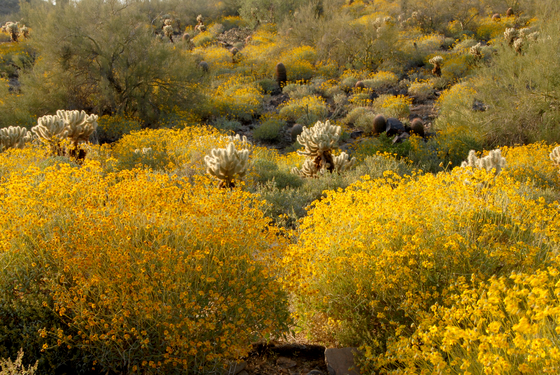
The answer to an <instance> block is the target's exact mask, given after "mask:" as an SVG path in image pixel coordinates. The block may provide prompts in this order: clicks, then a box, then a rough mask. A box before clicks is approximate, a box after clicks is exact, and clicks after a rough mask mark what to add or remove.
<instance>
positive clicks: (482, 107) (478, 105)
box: [472, 99, 488, 112]
mask: <svg viewBox="0 0 560 375" xmlns="http://www.w3.org/2000/svg"><path fill="white" fill-rule="evenodd" d="M487 109H488V106H487V105H486V104H484V103H483V102H481V101H480V100H476V99H475V100H474V102H473V105H472V110H473V111H475V112H485V111H486V110H487Z"/></svg>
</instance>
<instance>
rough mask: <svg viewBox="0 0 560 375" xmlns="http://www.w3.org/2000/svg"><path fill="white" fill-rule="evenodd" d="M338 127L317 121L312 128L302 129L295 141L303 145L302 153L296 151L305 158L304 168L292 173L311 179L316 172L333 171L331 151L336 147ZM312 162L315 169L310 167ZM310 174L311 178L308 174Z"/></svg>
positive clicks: (339, 129) (333, 164) (338, 135)
mask: <svg viewBox="0 0 560 375" xmlns="http://www.w3.org/2000/svg"><path fill="white" fill-rule="evenodd" d="M340 131H341V127H340V126H334V125H331V124H330V122H329V121H326V122H324V123H323V122H321V121H317V123H316V124H315V126H313V127H312V128H308V127H306V126H305V127H304V128H303V131H302V132H301V134H300V135H298V136H297V141H298V142H299V143H300V144H301V145H303V147H304V148H305V149H304V151H298V154H300V155H305V156H307V160H308V161H307V160H306V162H305V163H304V167H303V169H302V170H301V171H295V170H292V172H294V173H296V174H299V175H305V176H306V177H311V176H313V175H315V174H316V173H317V172H321V173H322V171H323V170H328V171H329V172H333V171H334V170H335V162H334V160H333V156H332V153H331V150H332V149H333V148H334V147H335V146H336V144H337V142H338V138H339V137H340ZM310 162H313V163H314V165H315V167H314V168H312V167H311V166H310V164H309V163H310ZM310 173H311V176H309V174H310Z"/></svg>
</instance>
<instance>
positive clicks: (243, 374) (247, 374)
mask: <svg viewBox="0 0 560 375" xmlns="http://www.w3.org/2000/svg"><path fill="white" fill-rule="evenodd" d="M237 375H249V373H248V372H247V371H245V370H243V371H241V372H240V373H239V374H237Z"/></svg>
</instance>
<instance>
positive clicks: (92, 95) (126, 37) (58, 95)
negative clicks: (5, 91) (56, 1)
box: [20, 0, 199, 121]
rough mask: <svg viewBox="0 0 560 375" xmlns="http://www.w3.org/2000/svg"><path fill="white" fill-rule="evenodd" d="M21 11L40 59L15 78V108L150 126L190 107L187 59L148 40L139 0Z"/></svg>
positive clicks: (191, 76) (85, 0)
mask: <svg viewBox="0 0 560 375" xmlns="http://www.w3.org/2000/svg"><path fill="white" fill-rule="evenodd" d="M27 13H28V18H29V20H30V23H31V24H32V26H33V30H34V36H33V38H32V42H33V45H34V46H35V47H36V48H37V50H39V51H40V54H41V59H39V60H38V62H37V64H36V65H35V66H34V68H33V71H30V72H27V73H26V74H22V75H21V83H22V86H21V89H22V92H23V94H24V95H22V97H23V99H22V100H21V103H20V104H21V105H23V106H26V107H27V108H29V110H30V111H31V112H34V113H38V114H43V113H45V112H54V110H55V109H58V108H79V109H82V108H93V109H94V111H95V112H97V113H115V112H120V113H128V114H136V115H137V116H138V117H140V118H142V119H143V120H146V121H154V120H156V119H157V118H158V115H159V112H160V111H161V109H162V108H172V107H173V106H174V105H180V106H185V107H186V106H188V105H192V104H193V99H194V90H192V89H189V88H188V87H189V83H191V82H192V81H193V80H195V79H196V77H197V76H198V75H199V73H198V72H197V69H196V67H195V65H194V61H192V59H191V58H190V57H189V55H182V54H181V51H180V50H179V49H173V48H172V47H171V46H170V43H169V44H165V43H160V44H157V43H155V42H154V37H153V34H152V28H151V27H150V25H149V21H147V20H146V18H145V14H143V13H142V4H141V3H140V2H129V3H127V4H126V5H125V4H120V3H118V2H105V1H99V0H82V1H79V2H76V3H75V4H73V6H66V7H63V8H62V9H56V10H54V9H52V8H51V7H49V6H48V4H45V5H44V6H36V7H34V8H33V9H30V10H28V11H27ZM194 103H195V102H194Z"/></svg>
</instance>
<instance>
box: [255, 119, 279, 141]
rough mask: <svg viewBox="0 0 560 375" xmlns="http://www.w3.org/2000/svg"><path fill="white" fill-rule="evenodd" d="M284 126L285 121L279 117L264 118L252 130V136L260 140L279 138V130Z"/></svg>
mask: <svg viewBox="0 0 560 375" xmlns="http://www.w3.org/2000/svg"><path fill="white" fill-rule="evenodd" d="M285 126H286V122H285V121H283V120H279V119H274V118H269V119H266V120H265V121H263V122H262V123H261V125H259V127H258V128H256V129H255V130H254V131H253V137H254V138H255V139H257V140H261V141H276V140H278V139H279V138H280V132H281V130H282V129H283V128H284V127H285Z"/></svg>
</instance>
